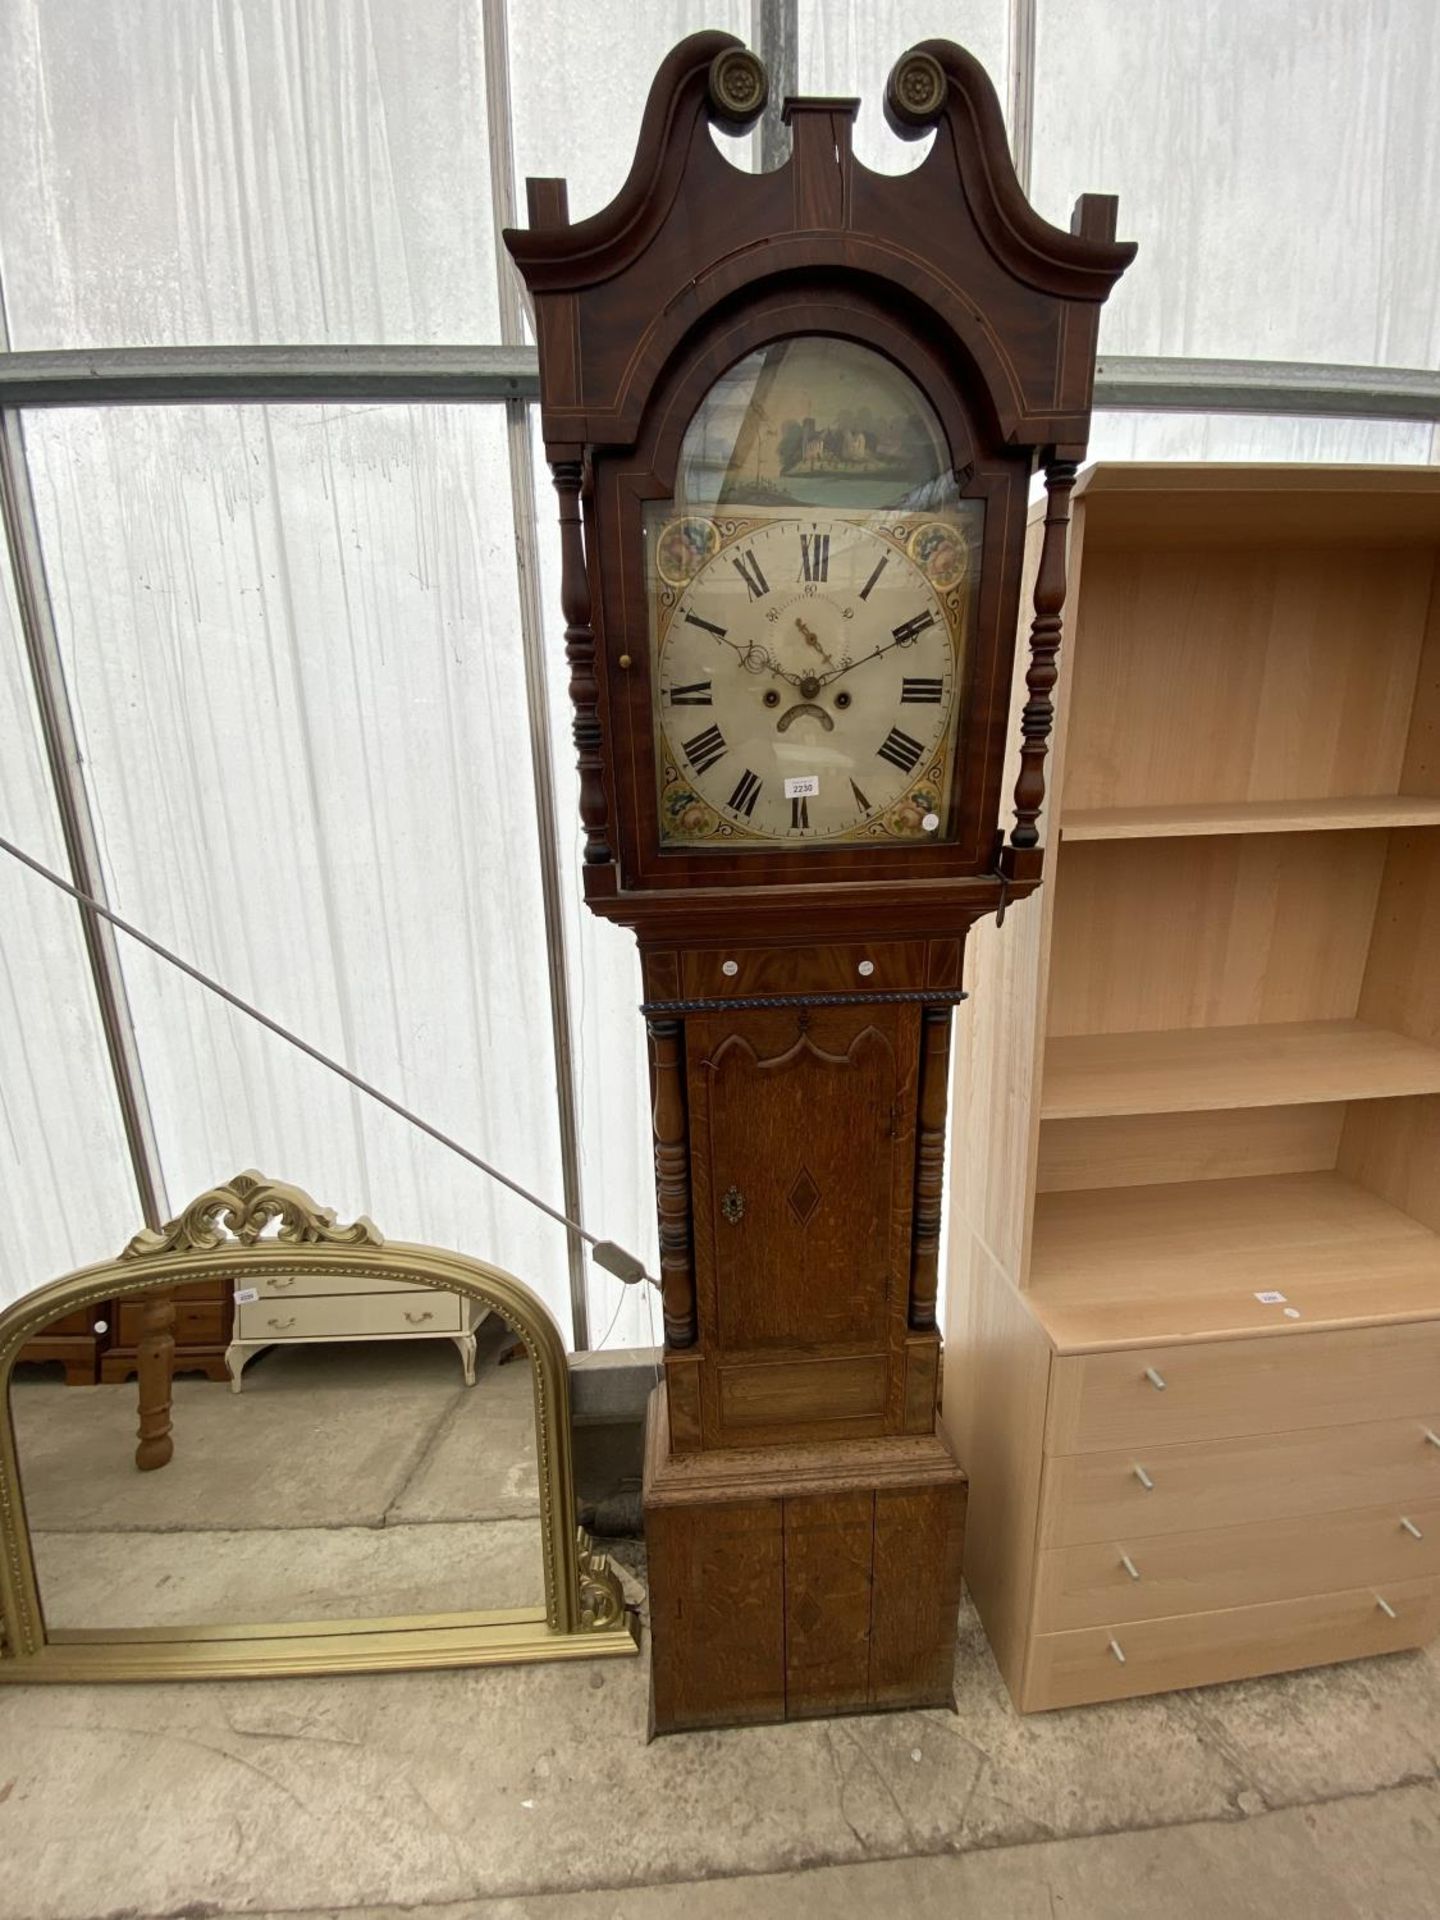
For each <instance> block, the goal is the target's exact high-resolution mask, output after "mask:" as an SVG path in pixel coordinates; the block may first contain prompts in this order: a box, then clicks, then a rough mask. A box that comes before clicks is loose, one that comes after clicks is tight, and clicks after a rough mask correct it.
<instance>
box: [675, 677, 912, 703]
mask: <svg viewBox="0 0 1440 1920" xmlns="http://www.w3.org/2000/svg"><path fill="white" fill-rule="evenodd" d="M905 684H906V686H907V687H908V686H909V684H910V682H909V681H908V680H907V681H906V682H905ZM936 684H937V685H938V684H939V683H938V682H937V683H936ZM713 689H714V682H713V681H711V680H692V681H691V682H690V685H689V686H688V687H671V689H670V704H671V706H672V707H713V706H714V704H715V700H714V694H713ZM905 697H906V699H907V700H908V699H909V697H910V696H909V695H908V694H907V695H906V696H905ZM936 698H937V699H938V698H939V695H938V694H937V695H936Z"/></svg>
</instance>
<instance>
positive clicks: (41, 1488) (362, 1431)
mask: <svg viewBox="0 0 1440 1920" xmlns="http://www.w3.org/2000/svg"><path fill="white" fill-rule="evenodd" d="M286 1279H287V1276H286V1275H284V1274H276V1273H273V1272H272V1273H270V1274H268V1275H267V1276H265V1278H264V1279H263V1280H262V1281H261V1282H260V1283H259V1286H258V1287H257V1288H252V1289H249V1290H242V1292H241V1294H240V1296H239V1298H238V1300H236V1301H234V1302H232V1301H231V1299H230V1297H229V1294H228V1291H227V1292H224V1293H223V1294H222V1293H221V1292H220V1291H219V1289H220V1286H221V1284H222V1283H217V1282H209V1283H206V1285H205V1287H198V1288H197V1287H193V1286H192V1287H188V1288H183V1289H181V1290H180V1297H177V1298H176V1300H175V1329H174V1331H175V1341H176V1352H175V1377H174V1384H173V1411H172V1421H173V1440H174V1452H173V1455H172V1457H171V1459H170V1460H169V1461H168V1463H166V1464H165V1465H163V1466H161V1467H158V1468H156V1469H153V1470H151V1471H145V1472H142V1471H141V1470H139V1469H138V1468H137V1466H136V1462H135V1451H136V1423H137V1410H138V1389H137V1381H136V1378H135V1371H134V1370H135V1365H136V1347H137V1343H138V1341H139V1339H140V1336H141V1332H142V1325H141V1323H142V1320H143V1317H144V1313H145V1301H144V1296H143V1295H135V1296H131V1297H129V1298H126V1299H122V1300H119V1301H116V1302H114V1303H110V1304H109V1305H108V1307H105V1306H102V1307H99V1308H92V1309H90V1310H89V1311H88V1312H85V1313H81V1314H78V1315H77V1314H72V1315H68V1316H66V1317H65V1318H64V1319H61V1320H57V1321H56V1322H55V1323H54V1324H53V1325H52V1326H50V1327H47V1328H46V1329H44V1331H43V1332H42V1333H40V1334H39V1335H37V1336H36V1337H35V1338H34V1339H32V1340H31V1341H30V1343H29V1345H28V1346H27V1347H26V1348H25V1349H24V1350H22V1353H21V1356H20V1359H19V1361H17V1363H16V1365H15V1367H14V1369H13V1371H12V1374H11V1381H10V1412H11V1417H12V1419H13V1422H14V1432H15V1442H16V1455H17V1459H18V1462H19V1471H20V1482H21V1487H22V1490H23V1493H24V1499H25V1508H26V1514H27V1518H28V1521H29V1527H30V1537H31V1544H32V1550H33V1553H34V1558H35V1569H36V1579H37V1582H38V1585H39V1589H40V1599H41V1604H42V1607H43V1610H44V1614H45V1620H46V1625H47V1629H48V1630H49V1632H51V1633H52V1634H53V1633H56V1632H64V1631H67V1630H74V1629H77V1628H78V1629H88V1630H92V1631H93V1630H113V1629H116V1628H168V1627H213V1626H222V1627H233V1626H247V1627H248V1626H264V1625H267V1624H279V1623H289V1622H297V1621H327V1620H336V1621H339V1620H362V1619H363V1620H371V1619H377V1618H382V1617H384V1618H389V1617H400V1618H407V1619H409V1618H413V1617H414V1616H417V1615H426V1616H429V1615H437V1614H448V1615H453V1614H469V1613H474V1612H477V1611H481V1610H486V1609H499V1608H535V1609H543V1607H544V1605H545V1580H544V1571H543V1560H542V1546H541V1532H540V1518H539V1515H540V1502H539V1486H538V1475H537V1448H536V1410H535V1395H534V1373H533V1370H532V1366H531V1363H530V1359H529V1356H528V1355H527V1353H526V1351H525V1348H524V1347H523V1345H522V1344H521V1342H520V1341H519V1339H518V1338H517V1337H516V1336H515V1335H514V1334H512V1333H511V1331H510V1329H509V1328H508V1327H507V1326H506V1324H505V1323H504V1321H502V1320H501V1318H500V1317H499V1315H498V1314H496V1313H491V1312H487V1311H486V1310H485V1309H484V1308H483V1307H482V1306H480V1305H479V1304H478V1303H477V1302H474V1301H471V1300H468V1299H465V1298H463V1297H462V1296H460V1295H458V1294H454V1293H450V1292H447V1291H443V1290H441V1289H439V1288H428V1287H425V1286H423V1285H421V1284H419V1283H418V1282H417V1283H407V1284H406V1285H404V1286H400V1285H397V1284H396V1283H395V1282H394V1281H390V1280H374V1281H372V1283H371V1285H370V1289H369V1290H368V1291H367V1292H364V1293H361V1292H342V1291H341V1289H342V1288H355V1287H357V1286H358V1285H360V1284H361V1282H360V1281H359V1280H357V1278H356V1277H355V1276H354V1275H351V1276H349V1277H343V1276H337V1277H334V1278H333V1279H332V1278H328V1277H326V1276H317V1275H316V1274H315V1273H314V1272H313V1271H312V1272H310V1273H307V1274H304V1275H296V1276H295V1277H294V1278H293V1279H291V1282H290V1285H289V1286H288V1287H287V1285H286V1284H285V1283H286ZM207 1288H208V1292H207V1290H206V1289H207ZM326 1288H328V1289H329V1291H326V1290H324V1289H326ZM246 1291H248V1292H250V1293H251V1294H254V1295H256V1296H257V1297H254V1298H249V1299H247V1298H246ZM197 1293H205V1296H206V1297H204V1298H198V1297H196V1295H197ZM186 1296H189V1297H186ZM272 1323H274V1324H272ZM472 1341H473V1384H470V1383H468V1382H467V1377H466V1376H467V1371H469V1365H468V1363H469V1361H470V1358H471V1353H472ZM227 1361H228V1364H227ZM242 1363H243V1366H242ZM232 1375H233V1376H234V1377H233V1378H232ZM237 1383H238V1388H239V1390H238V1391H237V1390H236V1385H237Z"/></svg>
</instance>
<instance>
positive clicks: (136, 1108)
mask: <svg viewBox="0 0 1440 1920" xmlns="http://www.w3.org/2000/svg"><path fill="white" fill-rule="evenodd" d="M0 346H3V347H5V348H8V346H9V327H8V323H7V320H6V316H5V305H4V298H3V290H0ZM0 518H3V520H4V525H5V544H6V547H7V549H8V550H9V554H10V571H11V575H12V578H13V580H14V583H15V601H16V607H17V610H18V612H19V616H20V632H21V635H22V637H23V639H24V642H25V657H26V660H27V662H28V663H29V668H30V684H31V687H32V689H33V691H34V694H35V706H36V710H37V712H38V714H39V718H40V733H41V738H42V740H43V742H44V747H45V759H46V763H47V765H48V766H49V769H50V786H51V791H52V792H53V794H54V796H55V806H56V810H57V812H58V813H59V816H60V829H61V833H62V835H63V837H64V841H65V857H66V860H67V863H68V865H69V869H70V876H71V878H72V879H73V881H74V883H75V885H76V887H77V888H79V889H80V891H81V892H83V893H87V894H89V895H91V897H92V898H94V899H96V900H99V901H102V902H103V901H105V899H106V897H107V896H106V892H105V876H104V870H103V868H102V866H101V861H100V846H99V840H98V838H97V836H96V832H95V821H94V816H93V815H92V813H91V811H90V797H89V795H88V794H87V793H86V791H85V779H84V775H83V773H82V772H81V755H80V743H79V736H78V733H77V730H76V726H75V715H74V711H73V709H72V708H71V705H70V696H69V692H68V690H67V688H66V685H65V670H64V663H63V661H62V659H61V655H60V642H59V636H58V634H57V632H56V627H55V610H54V605H53V603H52V601H51V598H50V582H49V579H48V577H47V575H46V572H45V556H44V552H43V550H42V547H41V544H40V526H39V522H38V520H37V518H36V514H35V494H34V489H33V488H32V486H31V483H30V468H29V463H28V461H27V459H26V453H25V427H24V422H23V420H22V419H21V416H20V414H19V412H18V411H17V410H16V409H15V408H13V407H0ZM79 914H80V929H81V933H82V934H83V936H84V940H85V954H86V958H87V960H88V961H89V965H90V979H91V983H92V985H93V986H94V989H95V1000H96V1004H97V1006H98V1008H99V1013H100V1024H101V1027H102V1029H103V1031H104V1034H105V1050H106V1052H107V1054H108V1055H109V1059H110V1072H111V1075H112V1077H113V1079H114V1083H115V1094H116V1098H117V1100H118V1101H119V1104H120V1118H121V1121H122V1123H123V1125H124V1129H125V1144H126V1147H127V1148H128V1150H129V1155H130V1168H131V1171H132V1173H133V1174H134V1177H135V1190H136V1194H137V1196H138V1198H139V1201H140V1212H141V1215H142V1217H143V1218H144V1221H145V1224H146V1226H147V1227H154V1228H159V1227H161V1226H163V1225H164V1224H165V1221H166V1220H167V1218H168V1217H169V1211H170V1209H169V1204H168V1202H167V1199H166V1195H165V1177H164V1174H163V1172H162V1170H161V1165H160V1150H159V1147H158V1146H157V1144H156V1140H155V1128H154V1122H153V1119H152V1116H151V1113H150V1102H149V1098H148V1096H147V1094H146V1091H145V1076H144V1073H143V1071H142V1069H141V1064H140V1052H139V1048H138V1046H137V1044H136V1040H135V1023H134V1020H133V1018H132V1015H131V1012H130V999H129V995H128V994H127V992H126V990H125V976H124V973H123V971H122V969H121V965H120V954H119V951H118V948H117V945H116V940H115V934H114V931H113V929H112V928H111V927H110V926H109V925H108V923H107V922H106V921H104V920H102V919H101V918H100V916H99V915H98V914H96V913H94V912H92V911H91V909H90V908H89V907H85V906H81V907H80V908H79Z"/></svg>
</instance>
